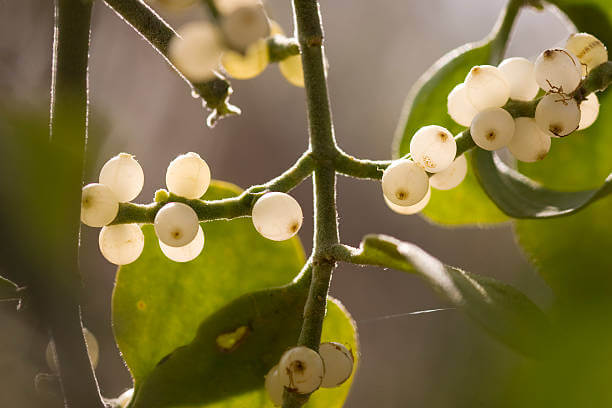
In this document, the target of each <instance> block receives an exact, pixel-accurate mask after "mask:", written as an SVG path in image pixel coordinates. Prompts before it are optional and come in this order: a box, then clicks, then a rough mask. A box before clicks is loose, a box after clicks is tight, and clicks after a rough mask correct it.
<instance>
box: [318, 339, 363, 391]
mask: <svg viewBox="0 0 612 408" xmlns="http://www.w3.org/2000/svg"><path fill="white" fill-rule="evenodd" d="M319 355H320V356H321V359H323V365H324V366H325V374H323V382H322V383H321V387H323V388H333V387H338V386H339V385H341V384H342V383H343V382H345V381H346V380H348V379H349V377H350V376H351V373H352V372H353V364H354V358H353V353H351V352H350V351H349V350H348V349H347V348H346V347H345V346H344V345H343V344H340V343H332V342H330V343H321V345H320V346H319Z"/></svg>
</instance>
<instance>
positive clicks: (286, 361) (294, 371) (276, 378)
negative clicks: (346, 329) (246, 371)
mask: <svg viewBox="0 0 612 408" xmlns="http://www.w3.org/2000/svg"><path fill="white" fill-rule="evenodd" d="M353 364H354V358H353V353H352V352H351V351H350V350H348V349H347V348H346V347H345V346H344V345H342V344H340V343H334V342H328V343H321V345H320V346H319V352H318V353H317V352H316V351H314V350H312V349H310V348H308V347H304V346H298V347H293V348H291V349H289V350H287V351H286V352H285V353H284V354H283V355H282V357H281V359H280V361H279V363H278V364H277V365H275V366H274V367H272V369H270V371H269V372H268V374H266V381H265V385H266V391H267V392H268V396H269V397H270V400H271V401H272V403H274V405H276V406H280V405H282V403H283V392H284V391H285V388H287V389H288V390H290V391H292V392H296V393H298V394H310V393H311V392H314V391H316V390H317V389H319V388H320V387H323V388H334V387H339V386H340V385H342V383H344V382H345V381H346V380H348V379H349V377H350V376H351V374H352V372H353Z"/></svg>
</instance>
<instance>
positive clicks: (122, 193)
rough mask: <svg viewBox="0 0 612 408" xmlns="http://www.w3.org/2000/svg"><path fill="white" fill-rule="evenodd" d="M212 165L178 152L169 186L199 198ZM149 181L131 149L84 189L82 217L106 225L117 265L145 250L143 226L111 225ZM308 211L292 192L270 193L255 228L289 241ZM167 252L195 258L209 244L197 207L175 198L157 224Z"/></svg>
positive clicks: (103, 237) (108, 249) (255, 214)
mask: <svg viewBox="0 0 612 408" xmlns="http://www.w3.org/2000/svg"><path fill="white" fill-rule="evenodd" d="M210 181H211V175H210V168H209V167H208V164H206V162H205V161H204V160H203V159H202V158H201V157H200V156H199V155H198V154H197V153H192V152H191V153H186V154H183V155H180V156H178V157H177V158H175V159H174V160H172V162H170V165H169V166H168V169H167V171H166V186H167V187H168V190H169V191H170V192H171V193H172V194H174V195H177V196H180V197H184V198H187V199H191V200H194V199H199V198H200V197H202V196H203V195H204V193H205V192H206V190H207V189H208V186H209V185H210ZM143 185H144V174H143V171H142V168H141V167H140V164H138V162H137V161H136V159H134V157H133V156H132V155H130V154H127V153H120V154H119V155H117V156H115V157H113V158H112V159H110V160H109V161H108V162H106V164H105V165H104V166H103V167H102V170H101V171H100V182H99V183H92V184H88V185H86V186H85V187H83V194H82V199H81V221H82V222H83V223H84V224H85V225H88V226H90V227H102V230H101V231H100V236H99V240H98V243H99V246H100V251H101V252H102V255H103V256H104V257H105V258H106V259H107V260H108V261H109V262H111V263H114V264H116V265H126V264H129V263H132V262H134V261H135V260H136V259H138V257H139V256H140V254H141V253H142V251H143V249H144V235H143V233H142V230H141V229H140V226H139V225H138V224H119V225H109V224H110V223H111V222H112V221H113V220H114V219H115V217H116V216H117V213H118V211H119V204H120V203H122V202H129V201H131V200H133V199H134V198H136V196H137V195H138V194H140V191H141V190H142V187H143ZM302 219H303V215H302V209H301V207H300V205H299V204H298V202H297V201H296V200H295V199H294V198H293V197H291V196H290V195H288V194H285V193H278V192H268V193H265V194H263V195H262V196H261V197H259V198H258V200H257V201H256V202H255V204H254V205H253V209H252V220H253V225H254V226H255V229H256V230H257V231H258V232H259V233H260V234H261V235H263V236H264V237H265V238H268V239H271V240H274V241H284V240H286V239H289V238H291V237H292V236H294V235H295V234H296V233H297V232H298V231H299V229H300V227H301V226H302ZM153 225H154V229H155V234H156V235H157V238H158V239H159V246H160V249H161V251H162V252H163V253H164V255H166V257H168V258H169V259H171V260H173V261H175V262H189V261H191V260H193V259H195V258H196V257H197V256H198V255H199V254H200V253H201V252H202V249H203V248H204V232H203V231H202V227H201V226H200V221H199V219H198V215H197V214H196V212H195V211H194V209H193V208H192V207H190V206H189V205H187V204H184V203H180V202H169V203H167V204H165V205H164V206H163V207H161V208H160V209H159V211H157V213H156V215H155V220H154V222H153Z"/></svg>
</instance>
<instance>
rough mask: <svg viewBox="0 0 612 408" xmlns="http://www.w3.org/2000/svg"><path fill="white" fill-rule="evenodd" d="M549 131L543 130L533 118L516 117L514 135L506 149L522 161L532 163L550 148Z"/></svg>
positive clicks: (542, 156) (541, 157)
mask: <svg viewBox="0 0 612 408" xmlns="http://www.w3.org/2000/svg"><path fill="white" fill-rule="evenodd" d="M550 134H551V133H550V132H545V131H543V130H542V129H540V127H539V126H538V124H537V123H536V121H535V119H533V118H525V117H521V118H516V119H515V120H514V136H513V137H512V140H511V141H510V144H509V145H508V150H510V153H512V155H513V156H514V157H515V158H516V159H517V160H520V161H522V162H527V163H533V162H536V161H538V160H542V159H544V158H545V157H546V155H547V154H548V151H549V150H550V144H551V141H550Z"/></svg>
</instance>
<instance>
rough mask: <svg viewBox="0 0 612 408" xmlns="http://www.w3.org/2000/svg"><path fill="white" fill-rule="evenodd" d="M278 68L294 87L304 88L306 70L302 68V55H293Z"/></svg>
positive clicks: (279, 64)
mask: <svg viewBox="0 0 612 408" xmlns="http://www.w3.org/2000/svg"><path fill="white" fill-rule="evenodd" d="M278 68H279V69H280V72H281V74H283V76H284V77H285V79H286V80H287V81H288V82H289V83H290V84H291V85H294V86H297V87H300V88H303V87H304V70H303V67H302V57H301V56H300V55H292V56H291V57H287V58H285V59H284V60H282V61H279V63H278Z"/></svg>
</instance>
